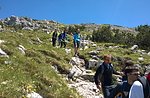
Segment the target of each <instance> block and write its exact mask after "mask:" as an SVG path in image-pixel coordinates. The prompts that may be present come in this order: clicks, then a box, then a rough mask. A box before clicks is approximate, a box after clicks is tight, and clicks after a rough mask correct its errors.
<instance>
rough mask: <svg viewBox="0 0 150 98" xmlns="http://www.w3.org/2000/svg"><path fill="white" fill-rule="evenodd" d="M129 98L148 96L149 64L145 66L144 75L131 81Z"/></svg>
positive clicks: (149, 84) (149, 97)
mask: <svg viewBox="0 0 150 98" xmlns="http://www.w3.org/2000/svg"><path fill="white" fill-rule="evenodd" d="M129 98H150V65H149V66H147V68H146V72H145V76H142V77H140V78H139V79H138V80H137V81H135V82H134V83H133V85H132V87H131V89H130V93H129Z"/></svg>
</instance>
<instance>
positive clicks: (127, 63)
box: [125, 60, 134, 67]
mask: <svg viewBox="0 0 150 98" xmlns="http://www.w3.org/2000/svg"><path fill="white" fill-rule="evenodd" d="M133 65H134V63H133V61H132V60H126V61H125V66H126V67H127V66H133Z"/></svg>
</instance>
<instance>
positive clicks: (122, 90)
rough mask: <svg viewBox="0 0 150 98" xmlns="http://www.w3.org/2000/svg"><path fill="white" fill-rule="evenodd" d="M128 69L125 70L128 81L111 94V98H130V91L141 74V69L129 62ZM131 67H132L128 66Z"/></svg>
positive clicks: (119, 85)
mask: <svg viewBox="0 0 150 98" xmlns="http://www.w3.org/2000/svg"><path fill="white" fill-rule="evenodd" d="M126 64H127V67H126V68H125V69H124V73H125V74H126V76H127V81H123V82H121V83H119V84H118V85H117V86H116V87H115V88H114V89H113V90H112V91H111V93H110V97H109V98H129V91H130V88H131V86H132V84H133V82H134V81H136V80H137V78H138V76H139V74H140V72H139V67H138V66H137V65H134V63H133V62H131V61H129V62H127V63H126ZM128 65H130V66H128Z"/></svg>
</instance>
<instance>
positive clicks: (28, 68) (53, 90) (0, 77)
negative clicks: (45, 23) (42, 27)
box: [0, 31, 81, 98]
mask: <svg viewBox="0 0 150 98" xmlns="http://www.w3.org/2000/svg"><path fill="white" fill-rule="evenodd" d="M37 37H38V38H40V40H41V41H42V43H39V42H38V40H37ZM50 38H51V35H48V34H46V33H44V32H31V31H18V32H14V33H12V32H2V33H0V39H1V40H5V43H3V44H1V45H0V48H2V50H4V51H5V52H6V53H7V54H8V55H9V58H7V57H0V70H1V71H0V97H2V98H21V97H23V96H24V95H25V94H26V88H27V87H28V86H31V87H32V89H31V90H33V91H36V92H38V93H39V94H41V95H42V96H43V97H44V98H81V96H80V95H79V94H78V93H77V92H76V91H75V90H74V89H70V88H68V87H67V83H66V81H65V80H64V79H63V77H61V76H59V75H58V74H57V73H56V72H55V71H54V70H53V69H52V68H51V66H52V65H53V64H58V66H59V67H60V68H62V69H63V70H68V69H69V68H70V65H69V64H68V60H70V58H71V54H70V55H66V54H65V51H64V49H61V48H54V47H52V45H51V42H50ZM19 45H23V46H24V47H25V48H26V49H27V50H26V51H25V52H26V54H25V55H23V54H21V52H20V51H19V50H18V48H17V47H18V46H19ZM7 61H8V64H6V63H5V62H7Z"/></svg>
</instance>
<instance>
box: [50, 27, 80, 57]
mask: <svg viewBox="0 0 150 98" xmlns="http://www.w3.org/2000/svg"><path fill="white" fill-rule="evenodd" d="M68 33H69V32H68V31H67V30H64V31H62V32H61V33H60V34H58V30H57V29H55V30H54V32H53V33H52V45H53V46H54V47H55V46H56V43H57V42H58V46H60V47H63V48H66V45H67V42H68V36H67V34H68ZM71 35H72V37H73V46H74V56H78V55H79V52H78V49H79V46H80V29H77V30H76V31H75V32H72V33H71Z"/></svg>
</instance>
